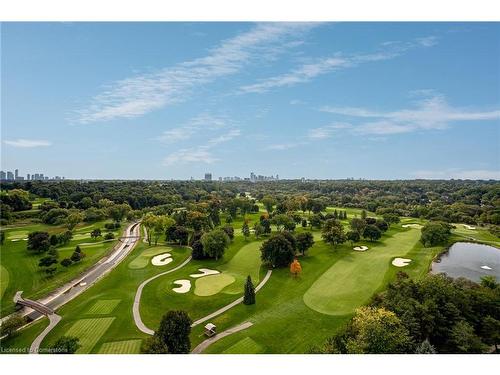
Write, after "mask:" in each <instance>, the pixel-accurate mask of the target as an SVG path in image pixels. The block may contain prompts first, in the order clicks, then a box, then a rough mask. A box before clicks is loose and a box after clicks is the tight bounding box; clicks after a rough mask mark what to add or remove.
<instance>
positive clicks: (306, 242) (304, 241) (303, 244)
mask: <svg viewBox="0 0 500 375" xmlns="http://www.w3.org/2000/svg"><path fill="white" fill-rule="evenodd" d="M295 239H296V241H297V250H298V251H299V252H300V253H301V254H302V255H305V253H306V251H307V250H308V249H309V248H311V247H312V246H313V245H314V236H313V235H312V233H311V232H302V233H298V234H297V235H296V236H295Z"/></svg>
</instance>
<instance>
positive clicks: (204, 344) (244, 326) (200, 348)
mask: <svg viewBox="0 0 500 375" xmlns="http://www.w3.org/2000/svg"><path fill="white" fill-rule="evenodd" d="M251 326H253V323H252V322H245V323H241V324H240V325H237V326H235V327H232V328H229V329H227V330H225V331H223V332H221V333H218V334H216V335H215V336H213V337H210V338H208V339H206V340H205V341H203V342H201V343H200V344H199V345H198V346H197V347H196V348H194V349H193V351H192V352H191V353H193V354H200V353H201V352H203V351H204V350H205V349H206V348H207V347H208V346H210V345H212V344H213V343H214V342H216V341H219V340H220V339H223V338H224V337H226V336H229V335H232V334H233V333H236V332H239V331H243V330H244V329H247V328H249V327H251Z"/></svg>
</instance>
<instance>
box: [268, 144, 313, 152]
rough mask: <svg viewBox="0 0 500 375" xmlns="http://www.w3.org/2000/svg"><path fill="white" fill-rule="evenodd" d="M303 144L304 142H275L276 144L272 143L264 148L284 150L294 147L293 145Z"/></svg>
mask: <svg viewBox="0 0 500 375" xmlns="http://www.w3.org/2000/svg"><path fill="white" fill-rule="evenodd" d="M305 144H306V142H293V143H276V144H272V145H269V146H267V147H266V148H265V149H266V150H273V151H285V150H289V149H291V148H295V147H298V146H302V145H305Z"/></svg>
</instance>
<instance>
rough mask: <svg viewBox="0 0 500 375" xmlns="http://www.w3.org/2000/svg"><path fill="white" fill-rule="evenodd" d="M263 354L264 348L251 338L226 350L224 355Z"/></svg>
mask: <svg viewBox="0 0 500 375" xmlns="http://www.w3.org/2000/svg"><path fill="white" fill-rule="evenodd" d="M262 352H264V349H263V348H262V346H260V345H259V344H257V343H256V342H255V341H254V340H252V339H251V338H250V337H245V338H244V339H241V340H240V341H238V342H237V343H236V344H234V345H232V346H230V347H229V348H227V349H226V350H224V351H223V352H222V354H258V353H262Z"/></svg>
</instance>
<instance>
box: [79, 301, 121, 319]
mask: <svg viewBox="0 0 500 375" xmlns="http://www.w3.org/2000/svg"><path fill="white" fill-rule="evenodd" d="M120 301H121V299H101V300H98V301H96V302H95V303H94V304H93V305H92V306H91V307H90V309H89V310H88V311H87V314H93V315H106V314H111V313H112V312H113V310H114V309H115V308H116V306H118V304H119V303H120Z"/></svg>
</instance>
